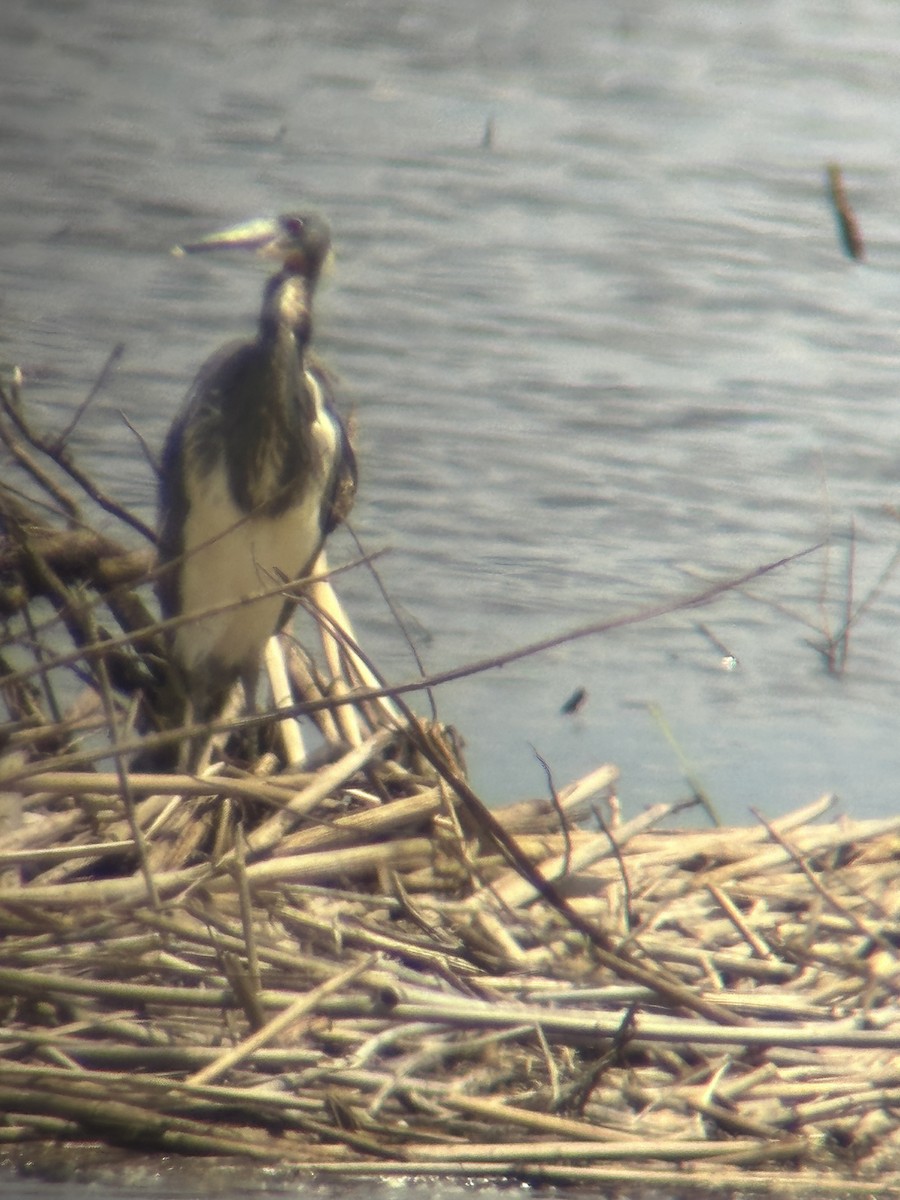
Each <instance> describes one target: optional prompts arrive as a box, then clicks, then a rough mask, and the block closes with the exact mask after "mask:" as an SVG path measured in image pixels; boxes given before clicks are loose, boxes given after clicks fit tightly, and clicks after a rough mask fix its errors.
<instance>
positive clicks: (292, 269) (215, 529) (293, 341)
mask: <svg viewBox="0 0 900 1200" xmlns="http://www.w3.org/2000/svg"><path fill="white" fill-rule="evenodd" d="M238 247H241V248H247V249H253V250H256V251H258V252H260V253H261V254H263V255H264V256H266V257H267V258H270V259H276V260H278V261H279V262H280V264H281V266H280V270H279V271H278V272H277V274H275V275H273V276H272V278H271V279H270V280H269V282H268V284H267V285H266V288H265V291H264V294H263V304H262V312H261V314H260V319H259V327H258V330H257V333H256V337H255V338H254V339H253V340H252V341H247V342H239V343H235V344H231V345H228V346H225V347H223V348H222V349H221V350H219V351H218V352H217V353H216V354H214V355H213V356H212V357H211V358H210V359H209V360H208V361H207V362H206V363H204V365H203V366H202V367H201V368H200V371H199V373H198V375H197V377H196V379H195V380H194V383H193V385H192V387H191V389H190V391H189V393H188V396H187V400H186V402H185V405H184V408H183V410H182V412H181V413H180V415H179V416H178V417H177V418H176V420H175V422H174V423H173V425H172V427H171V429H170V431H169V435H168V438H167V439H166V443H165V447H164V449H163V455H162V467H161V476H160V489H159V509H160V536H159V557H160V563H161V565H162V566H163V570H162V572H161V574H160V583H159V594H160V602H161V605H162V609H163V613H164V615H165V616H167V617H172V616H180V615H190V614H197V619H196V620H194V621H189V622H186V623H184V624H183V625H181V626H179V627H178V628H177V631H176V632H175V633H174V638H173V646H174V654H175V659H176V661H177V663H178V664H179V667H180V669H181V671H182V673H183V675H184V682H185V684H186V689H187V694H188V697H189V699H190V701H191V706H192V710H193V712H192V715H193V717H194V719H195V720H206V719H209V718H211V717H214V716H216V715H217V714H218V713H219V712H220V711H221V709H222V707H223V705H224V703H225V700H226V698H227V696H228V692H229V690H230V688H231V687H232V685H233V684H234V683H235V681H236V680H237V679H238V678H242V679H243V680H244V681H245V683H246V684H247V685H248V687H249V686H252V685H253V684H254V683H255V679H256V675H257V671H258V667H259V660H260V655H261V653H262V650H263V647H264V645H265V642H266V640H267V639H268V638H269V636H270V635H271V634H272V633H274V632H275V631H276V630H277V629H278V628H279V627H280V626H281V624H282V623H283V621H284V620H285V619H286V617H287V614H288V612H289V610H290V603H288V604H287V606H286V605H285V599H284V596H283V595H279V594H278V589H279V585H284V584H285V583H286V581H289V580H290V581H292V580H295V579H298V578H300V577H302V576H303V575H304V574H307V573H308V572H309V571H310V569H311V568H312V567H313V565H314V563H315V561H316V558H317V556H318V554H319V552H320V550H321V549H322V546H323V543H324V541H325V538H326V536H327V535H328V533H330V531H331V530H332V529H333V528H334V527H335V526H336V525H337V524H339V523H340V522H341V521H342V520H343V519H344V517H345V516H346V515H347V513H348V512H349V510H350V507H351V505H352V503H353V497H354V493H355V490H356V462H355V459H354V456H353V451H352V449H351V448H350V444H349V441H348V438H347V433H346V430H345V428H344V425H343V423H342V422H341V419H340V417H339V416H338V415H337V413H336V412H335V410H334V407H333V397H332V393H331V389H330V387H329V382H328V378H327V376H326V374H325V372H324V371H323V369H322V368H321V366H319V365H318V364H317V363H316V361H315V359H314V358H313V357H312V356H311V354H310V340H311V336H312V300H313V294H314V292H315V288H316V284H317V282H318V280H319V276H320V274H321V271H322V267H323V265H324V263H325V261H326V259H327V258H328V257H329V255H330V252H331V235H330V232H329V228H328V225H327V224H326V222H325V221H324V220H323V219H322V218H321V217H317V216H314V215H289V216H282V217H278V218H277V219H276V220H274V221H266V222H254V223H253V224H251V225H245V226H240V227H236V228H234V229H229V230H225V231H223V232H222V233H218V234H213V235H212V236H211V237H209V238H205V239H204V240H203V241H200V242H195V243H193V244H190V245H185V246H182V247H179V248H177V251H176V252H180V253H195V252H199V251H202V250H223V249H233V248H238ZM167 564H169V565H167ZM262 593H269V594H268V595H266V596H263V597H262V598H260V596H261V594H262ZM228 604H232V605H235V607H231V608H229V609H227V611H224V612H218V613H207V615H206V616H202V615H200V614H202V613H204V612H206V611H207V610H209V609H210V608H213V607H216V606H222V605H228Z"/></svg>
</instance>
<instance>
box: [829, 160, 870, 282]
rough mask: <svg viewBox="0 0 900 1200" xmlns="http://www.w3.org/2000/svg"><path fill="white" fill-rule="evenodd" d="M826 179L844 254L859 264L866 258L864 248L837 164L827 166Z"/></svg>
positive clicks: (841, 173)
mask: <svg viewBox="0 0 900 1200" xmlns="http://www.w3.org/2000/svg"><path fill="white" fill-rule="evenodd" d="M827 177H828V195H829V199H830V200H831V205H832V208H833V209H834V215H835V217H836V218H837V223H838V232H839V234H840V238H841V245H842V246H843V248H844V253H845V254H846V255H847V256H848V257H849V258H852V259H854V260H855V261H856V262H861V261H862V260H863V259H864V258H865V257H866V248H865V245H864V244H863V237H862V233H861V232H860V228H859V222H858V221H857V219H856V214H855V213H854V211H853V209H852V207H851V205H850V201H849V200H848V199H847V191H846V188H845V187H844V175H843V172H842V171H841V168H840V166H839V165H838V164H837V163H829V164H828V168H827Z"/></svg>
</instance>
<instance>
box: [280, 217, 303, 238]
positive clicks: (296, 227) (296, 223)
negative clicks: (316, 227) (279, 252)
mask: <svg viewBox="0 0 900 1200" xmlns="http://www.w3.org/2000/svg"><path fill="white" fill-rule="evenodd" d="M282 226H283V228H284V232H285V233H286V234H288V236H289V237H292V238H299V237H300V236H301V234H302V233H303V218H302V217H284V218H283V219H282Z"/></svg>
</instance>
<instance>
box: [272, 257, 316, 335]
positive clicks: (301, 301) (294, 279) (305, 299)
mask: <svg viewBox="0 0 900 1200" xmlns="http://www.w3.org/2000/svg"><path fill="white" fill-rule="evenodd" d="M312 292H313V288H312V284H311V283H310V281H309V279H307V278H306V276H305V275H298V274H296V273H294V272H292V271H281V272H279V274H278V275H276V276H275V277H274V278H273V279H272V280H271V281H270V283H269V286H268V288H267V290H266V300H265V304H264V305H263V311H262V317H261V320H260V337H261V339H262V340H263V341H272V340H280V339H282V338H283V337H284V336H285V334H290V335H291V336H292V337H293V339H294V342H295V344H296V346H297V350H298V352H299V353H300V354H302V353H303V351H304V349H305V348H306V346H307V344H308V342H309V340H310V338H311V336H312Z"/></svg>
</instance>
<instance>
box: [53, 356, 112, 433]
mask: <svg viewBox="0 0 900 1200" xmlns="http://www.w3.org/2000/svg"><path fill="white" fill-rule="evenodd" d="M124 352H125V343H124V342H118V343H117V344H116V345H115V346H113V348H112V350H110V352H109V354H108V355H107V357H106V362H105V363H104V364H103V366H102V367H101V368H100V374H99V375H98V376H97V378H96V379H95V380H94V383H93V386H92V387H91V390H90V391H89V392H88V394H87V395H86V396H85V398H84V399H83V400H82V402H81V403H80V404H79V405H78V407H77V408H76V409H75V412H74V413H73V414H72V417H71V420H70V421H69V423H68V425H66V427H65V428H64V429H63V430H62V432H61V433H60V434H59V436H58V438H57V439H56V452H57V453H59V451H60V450H62V449H63V448H64V447H65V446H66V444H67V443H68V441H69V438H70V437H71V436H72V434H73V433H74V432H75V427H76V425H77V424H78V422H79V421H80V420H81V418H82V417H83V416H84V414H85V413H86V412H87V410H88V409H89V408H90V406H91V404H92V403H93V402H94V399H95V398H96V397H97V396H98V395H99V393H100V391H101V390H102V388H103V387H104V386H105V384H106V381H107V380H108V379H109V377H110V375H111V374H112V369H113V367H114V366H115V365H116V363H117V362H118V361H119V359H120V358H121V357H122V355H123V353H124Z"/></svg>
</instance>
